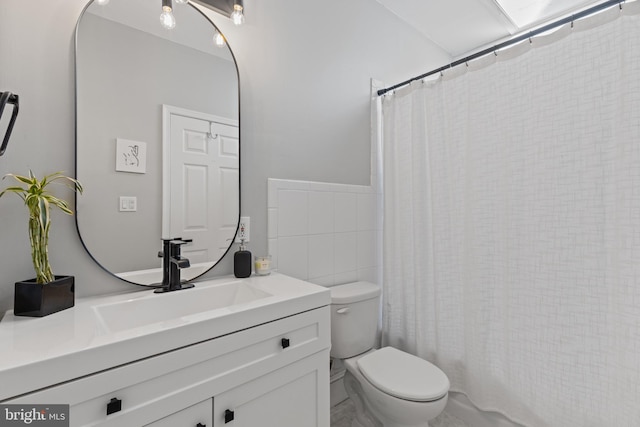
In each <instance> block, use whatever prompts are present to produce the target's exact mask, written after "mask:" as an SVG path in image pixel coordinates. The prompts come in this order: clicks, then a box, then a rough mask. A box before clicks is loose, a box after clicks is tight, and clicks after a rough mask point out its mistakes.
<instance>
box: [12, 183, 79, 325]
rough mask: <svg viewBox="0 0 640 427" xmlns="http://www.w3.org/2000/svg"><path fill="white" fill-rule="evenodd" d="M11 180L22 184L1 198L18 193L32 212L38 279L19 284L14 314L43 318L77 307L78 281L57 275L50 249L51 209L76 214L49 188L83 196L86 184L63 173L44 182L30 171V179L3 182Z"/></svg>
mask: <svg viewBox="0 0 640 427" xmlns="http://www.w3.org/2000/svg"><path fill="white" fill-rule="evenodd" d="M7 177H11V178H13V179H15V180H16V181H18V183H20V184H22V185H18V186H10V187H7V188H5V189H4V190H3V191H2V192H0V197H2V196H3V195H4V194H5V193H8V192H10V193H15V194H17V195H18V196H20V198H21V199H22V200H23V201H24V204H25V205H26V206H27V208H28V209H29V241H30V242H31V259H32V261H33V268H34V269H35V272H36V278H35V279H31V280H26V281H23V282H17V283H16V284H15V294H14V309H13V312H14V314H15V315H17V316H32V317H42V316H47V315H49V314H51V313H55V312H57V311H61V310H64V309H67V308H69V307H73V305H74V302H75V298H74V291H75V289H74V281H75V279H74V277H73V276H54V274H53V272H52V270H51V265H50V264H49V250H48V249H49V230H50V228H51V215H50V211H51V207H53V206H56V207H58V208H59V209H60V210H61V211H62V212H64V213H66V214H68V215H73V211H72V210H71V209H70V208H69V205H68V204H67V202H66V201H64V200H63V199H59V198H58V197H55V196H54V195H53V194H51V192H50V191H49V188H48V187H49V185H50V184H53V183H61V184H64V185H66V186H67V187H69V188H70V189H72V190H73V191H77V192H79V193H82V185H81V184H80V183H79V182H78V181H77V180H75V179H73V178H69V177H68V176H64V175H63V174H62V173H61V172H56V173H52V174H50V175H46V176H45V177H44V178H42V179H40V180H39V179H38V178H36V177H35V175H34V174H33V172H32V171H29V176H21V175H14V174H7V175H5V176H4V177H3V178H2V179H5V178H7Z"/></svg>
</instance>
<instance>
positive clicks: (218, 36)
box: [213, 30, 225, 47]
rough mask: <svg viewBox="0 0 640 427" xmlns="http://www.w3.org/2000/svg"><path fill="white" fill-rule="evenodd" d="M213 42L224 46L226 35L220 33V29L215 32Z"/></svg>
mask: <svg viewBox="0 0 640 427" xmlns="http://www.w3.org/2000/svg"><path fill="white" fill-rule="evenodd" d="M213 43H215V45H216V46H218V47H224V45H225V41H224V36H223V35H222V34H220V31H218V30H216V32H215V33H213Z"/></svg>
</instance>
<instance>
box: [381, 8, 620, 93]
mask: <svg viewBox="0 0 640 427" xmlns="http://www.w3.org/2000/svg"><path fill="white" fill-rule="evenodd" d="M624 2H625V0H608V1H606V2H604V3H600V4H598V5H596V6H592V7H590V8H588V9H585V10H583V11H582V12H578V13H575V14H573V15H571V16H567V17H566V18H562V19H559V20H557V21H554V22H552V23H550V24H547V25H545V26H543V27H540V28H537V29H535V30H532V31H529V32H527V33H523V34H521V35H519V36H516V37H514V38H512V39H509V40H507V41H505V42H503V43H499V44H497V45H495V46H492V47H489V48H487V49H484V50H481V51H480V52H476V53H474V54H472V55H469V56H466V57H464V58H462V59H458V60H457V61H454V62H452V63H450V64H448V65H445V66H443V67H440V68H437V69H435V70H432V71H429V72H427V73H424V74H421V75H419V76H416V77H413V78H410V79H408V80H405V81H403V82H402V83H398V84H395V85H393V86H390V87H388V88H384V89H380V90H379V91H378V96H382V95H384V94H385V93H387V92H390V91H392V90H395V89H397V88H399V87H402V86H405V85H408V84H409V83H411V82H414V81H416V80H421V79H424V78H425V77H429V76H431V75H434V74H436V73H440V72H442V71H444V70H447V69H449V68H452V67H455V66H457V65H461V64H464V63H466V62H469V61H471V60H474V59H476V58H479V57H481V56H485V55H488V54H490V53H494V52H495V51H497V50H500V49H503V48H505V47H507V46H511V45H514V44H516V43H519V42H521V41H523V40H526V39H530V38H532V37H534V36H537V35H538V34H541V33H544V32H546V31H549V30H552V29H554V28H557V27H560V26H561V25H564V24H568V23H570V22H573V21H576V20H578V19H580V18H584V17H585V16H589V15H593V14H595V13H597V12H600V11H601V10H604V9H607V8H609V7H612V6H615V5H618V4H619V5H620V8H622V3H624Z"/></svg>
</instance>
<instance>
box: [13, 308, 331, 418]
mask: <svg viewBox="0 0 640 427" xmlns="http://www.w3.org/2000/svg"><path fill="white" fill-rule="evenodd" d="M329 343H330V331H329V308H328V307H322V308H318V309H315V310H311V311H308V312H305V313H301V314H298V315H295V316H291V317H287V318H284V319H280V320H276V321H273V322H270V323H266V324H263V325H259V326H255V327H253V328H249V329H245V330H243V331H239V332H236V333H233V334H229V335H225V336H222V337H218V338H216V339H212V340H208V341H205V342H201V343H197V344H194V345H191V346H188V347H183V348H181V349H177V350H174V351H171V352H168V353H164V354H160V355H158V356H155V357H151V358H148V359H144V360H140V361H137V362H133V363H130V364H127V365H124V366H120V367H117V368H113V369H110V370H107V371H104V372H101V373H97V374H94V375H91V376H88V377H85V378H80V379H77V380H75V381H71V382H69V383H65V384H62V385H58V386H54V387H51V388H48V389H45V390H42V391H39V392H36V393H31V394H29V395H25V396H23V397H21V398H19V399H15V400H13V401H11V402H6V403H47V404H54V403H62V404H69V405H71V413H70V424H71V426H85V425H89V426H92V425H103V426H120V427H121V426H124V425H130V426H136V425H137V426H142V425H145V424H148V423H151V422H152V421H154V420H158V419H160V418H163V417H166V416H168V415H170V414H172V413H175V412H178V411H179V410H181V409H183V408H186V407H188V406H191V405H193V404H194V403H196V402H201V401H204V400H205V399H207V398H210V397H212V396H213V395H215V394H218V393H220V392H222V391H225V390H228V389H231V388H233V387H236V386H238V385H239V384H243V383H246V382H247V381H250V380H252V379H253V378H257V377H258V376H260V375H264V374H266V373H268V372H271V371H273V370H275V369H278V368H280V367H282V366H285V365H288V364H291V363H293V362H295V361H296V360H299V359H301V358H303V357H306V356H308V355H311V354H314V353H317V352H319V351H321V350H323V349H327V348H329V345H330V344H329ZM327 363H328V361H327ZM112 399H116V401H113V402H117V401H120V406H121V409H119V410H115V411H114V409H117V405H116V407H115V408H114V407H113V406H112V407H111V411H110V412H112V413H111V414H110V415H107V405H108V404H109V403H110V402H112Z"/></svg>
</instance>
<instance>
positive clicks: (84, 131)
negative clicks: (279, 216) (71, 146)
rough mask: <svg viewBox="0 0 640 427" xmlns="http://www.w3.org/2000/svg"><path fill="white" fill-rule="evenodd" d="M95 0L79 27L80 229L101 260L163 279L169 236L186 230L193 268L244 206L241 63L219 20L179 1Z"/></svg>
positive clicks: (146, 281) (209, 263)
mask: <svg viewBox="0 0 640 427" xmlns="http://www.w3.org/2000/svg"><path fill="white" fill-rule="evenodd" d="M162 12H163V10H162V1H161V0H136V1H132V0H109V1H106V2H105V1H101V2H99V1H93V2H91V3H89V4H88V6H87V7H86V8H85V10H84V11H83V13H82V15H81V17H80V20H79V21H78V25H77V28H76V177H77V179H78V180H79V181H80V182H81V183H82V184H83V186H84V189H85V191H84V194H83V195H82V196H80V197H78V198H77V205H76V222H77V226H78V232H79V233H80V237H81V240H82V242H83V244H84V246H85V248H86V249H87V251H88V252H89V254H90V255H91V257H92V258H93V259H94V260H96V262H98V264H100V265H101V266H102V267H103V268H104V269H105V270H107V271H109V272H110V273H112V274H114V275H115V276H117V277H119V278H121V279H124V280H127V281H130V282H133V283H138V284H143V285H150V284H157V283H160V282H161V280H162V269H161V265H162V259H160V258H159V256H161V253H159V251H161V250H162V239H171V238H178V237H180V238H182V239H191V240H192V242H191V243H189V244H187V245H184V246H182V255H183V256H184V257H186V258H188V259H189V260H190V265H191V266H190V267H189V268H184V269H182V270H181V273H182V279H183V280H184V279H186V280H190V279H193V278H195V277H197V276H199V275H201V274H203V273H204V272H206V271H208V270H209V269H211V268H212V267H213V266H214V265H215V264H216V263H217V262H218V261H219V260H220V259H221V258H222V257H223V256H224V254H225V253H226V252H227V251H228V250H229V248H230V246H231V243H232V240H233V237H234V235H235V233H236V229H237V226H238V220H239V212H240V179H239V177H240V174H239V172H240V161H239V154H240V153H239V151H240V146H239V144H240V138H239V119H240V117H239V111H240V110H239V96H238V95H239V89H238V71H237V67H236V63H235V59H234V57H233V54H232V52H231V50H230V49H229V48H228V47H227V46H226V45H224V46H223V47H218V46H216V45H215V44H214V42H213V39H214V35H215V34H216V32H217V29H216V27H215V26H214V25H213V23H212V22H211V21H209V19H207V18H206V17H205V15H203V14H202V13H201V12H200V11H199V10H197V9H196V8H195V7H194V6H192V5H190V4H179V3H177V2H174V5H173V15H174V17H175V22H176V25H175V27H174V28H173V29H166V28H164V27H163V26H162V25H161V22H160V14H161V13H162Z"/></svg>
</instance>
